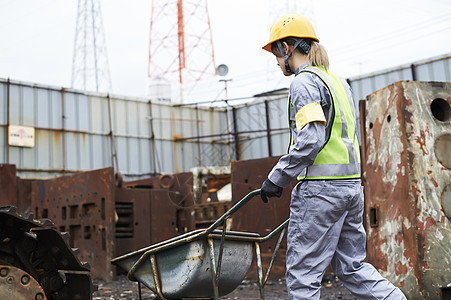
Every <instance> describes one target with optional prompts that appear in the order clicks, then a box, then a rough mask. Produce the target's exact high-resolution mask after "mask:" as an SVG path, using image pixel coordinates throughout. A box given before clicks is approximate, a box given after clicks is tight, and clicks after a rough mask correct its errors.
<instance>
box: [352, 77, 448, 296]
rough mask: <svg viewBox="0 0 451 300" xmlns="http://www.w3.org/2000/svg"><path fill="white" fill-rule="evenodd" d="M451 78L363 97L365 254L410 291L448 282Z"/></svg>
mask: <svg viewBox="0 0 451 300" xmlns="http://www.w3.org/2000/svg"><path fill="white" fill-rule="evenodd" d="M450 104H451V83H438V82H396V83H394V84H392V85H390V86H388V87H386V88H384V89H382V90H379V91H377V92H375V93H373V94H371V95H369V96H368V97H367V100H366V101H362V102H361V106H360V109H361V113H360V115H361V118H362V122H361V124H362V128H363V130H362V150H363V151H362V157H363V161H362V162H363V163H362V165H363V171H364V183H365V198H366V204H365V209H366V220H365V221H366V225H367V226H366V227H367V233H368V246H367V249H368V250H367V252H368V255H367V258H368V260H369V261H370V262H371V263H373V264H374V265H375V266H376V267H377V268H378V269H379V270H380V271H381V272H382V274H383V275H384V276H386V277H387V278H388V279H389V280H391V281H392V282H393V283H394V284H395V285H397V286H399V287H400V288H401V289H402V291H403V292H404V293H405V294H406V296H407V297H408V298H409V299H440V297H441V295H442V293H443V294H445V293H448V292H449V289H450V287H449V283H450V282H451V261H450V260H451V255H450V251H451V250H450V249H451V227H450V211H449V210H450V206H451V204H450V203H451V197H450V190H451V187H450V183H451V170H450V165H449V161H450V153H451V152H450V150H449V149H451V142H450V141H451V139H450V133H451V126H450V125H451V120H450V113H451V109H450Z"/></svg>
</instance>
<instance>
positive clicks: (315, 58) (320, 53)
mask: <svg viewBox="0 0 451 300" xmlns="http://www.w3.org/2000/svg"><path fill="white" fill-rule="evenodd" d="M310 46H311V49H310V52H309V54H308V55H307V60H308V61H309V64H310V65H311V66H324V68H326V70H327V69H328V68H329V57H328V55H327V52H326V49H325V48H324V46H323V45H320V44H319V43H318V42H316V41H313V40H311V44H310Z"/></svg>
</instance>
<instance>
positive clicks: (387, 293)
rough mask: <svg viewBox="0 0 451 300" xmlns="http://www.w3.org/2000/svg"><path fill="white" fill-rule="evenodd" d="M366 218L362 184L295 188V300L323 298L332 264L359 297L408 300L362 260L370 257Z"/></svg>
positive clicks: (291, 229)
mask: <svg viewBox="0 0 451 300" xmlns="http://www.w3.org/2000/svg"><path fill="white" fill-rule="evenodd" d="M362 214H363V193H362V190H361V186H360V182H359V181H356V180H318V181H317V180H315V181H304V182H301V183H299V184H298V185H297V186H296V187H295V188H294V189H293V192H292V199H291V206H290V224H289V226H288V236H287V244H288V247H287V274H286V279H287V287H288V294H289V298H290V299H296V300H300V299H319V298H320V289H321V280H322V277H323V275H324V272H325V270H326V268H327V266H328V265H329V264H330V263H331V265H332V268H333V269H334V272H335V274H336V275H337V276H338V278H339V279H340V280H341V281H342V283H343V285H344V286H345V287H346V288H348V289H349V290H350V291H351V293H353V294H354V295H355V296H356V297H358V298H359V299H393V300H395V299H406V298H405V296H404V295H403V294H402V292H401V291H400V290H399V289H398V288H396V287H395V286H394V285H393V284H391V283H390V282H389V281H388V280H387V279H385V278H383V277H382V276H381V275H380V274H379V272H377V270H376V269H375V268H374V267H373V266H372V265H370V264H367V263H363V262H362V261H363V260H364V259H365V255H366V246H365V244H366V234H365V231H364V228H363V224H362V221H363V219H362Z"/></svg>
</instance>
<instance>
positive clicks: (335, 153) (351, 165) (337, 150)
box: [288, 67, 360, 180]
mask: <svg viewBox="0 0 451 300" xmlns="http://www.w3.org/2000/svg"><path fill="white" fill-rule="evenodd" d="M301 72H309V73H313V74H315V75H317V76H318V77H319V78H320V79H321V80H322V81H323V82H324V83H325V84H326V86H327V88H328V89H329V91H330V94H331V95H332V99H333V109H334V113H335V116H334V119H333V124H332V130H331V132H330V138H329V140H328V141H327V143H326V144H325V145H324V146H323V148H322V149H321V151H320V152H319V153H318V155H317V156H316V158H315V161H314V162H313V165H311V166H309V167H308V168H307V170H306V174H305V175H306V176H299V177H298V180H301V179H346V178H360V151H359V143H358V140H357V133H356V126H355V122H356V121H355V120H356V119H355V107H354V102H353V99H352V95H351V92H350V89H348V88H345V87H346V86H347V83H346V82H345V81H343V80H342V79H340V78H339V77H338V76H336V75H335V74H333V73H331V72H328V71H326V70H325V68H324V67H307V68H305V69H303V70H302V71H301ZM288 101H289V106H290V108H291V101H290V99H289V100H288ZM327 121H330V120H327ZM290 133H291V127H290ZM290 144H291V145H293V144H294V140H293V139H292V137H291V134H290Z"/></svg>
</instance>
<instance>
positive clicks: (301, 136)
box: [268, 73, 330, 187]
mask: <svg viewBox="0 0 451 300" xmlns="http://www.w3.org/2000/svg"><path fill="white" fill-rule="evenodd" d="M314 76H315V75H312V74H309V73H301V74H299V75H298V76H296V77H295V79H294V80H293V82H292V83H291V86H290V95H291V96H290V99H291V104H292V109H291V111H290V127H291V128H290V130H291V132H292V134H293V137H294V145H293V146H291V147H290V150H289V152H288V154H286V155H284V156H282V157H281V158H280V159H279V162H278V163H277V164H276V165H275V166H274V168H273V169H272V171H271V172H270V173H269V175H268V179H269V180H270V181H272V182H273V183H274V184H276V185H278V186H280V187H286V186H288V185H289V184H290V182H291V181H292V180H293V179H295V178H296V177H298V176H299V175H300V174H301V173H302V171H303V170H304V169H305V168H306V167H308V166H309V165H312V164H313V162H314V161H315V158H316V156H317V155H318V152H319V151H320V150H321V147H322V146H323V144H324V140H325V126H324V124H322V123H321V122H310V123H308V124H307V125H306V126H305V127H303V128H302V129H301V130H299V132H298V131H297V130H296V121H295V115H296V112H298V111H299V110H300V109H301V108H302V107H303V106H304V105H306V104H309V103H312V102H317V103H318V104H320V105H321V106H322V107H323V110H324V111H325V114H326V116H327V114H328V111H329V107H330V105H329V103H328V102H329V101H327V100H328V99H327V96H329V97H330V93H329V92H328V90H327V88H326V87H325V85H324V84H323V83H322V82H320V81H319V79H318V78H315V77H314ZM326 119H327V117H326Z"/></svg>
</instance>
